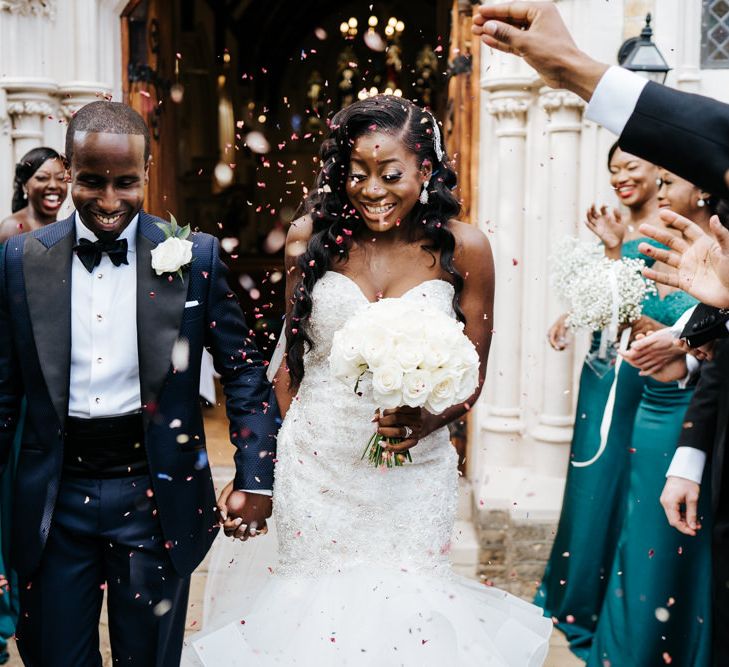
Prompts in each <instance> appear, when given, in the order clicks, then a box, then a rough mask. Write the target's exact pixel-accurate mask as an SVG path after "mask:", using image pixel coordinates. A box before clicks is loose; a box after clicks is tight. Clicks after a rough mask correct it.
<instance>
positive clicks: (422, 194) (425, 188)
mask: <svg viewBox="0 0 729 667" xmlns="http://www.w3.org/2000/svg"><path fill="white" fill-rule="evenodd" d="M429 185H430V181H425V183H423V189H422V190H421V191H420V197H419V199H420V203H421V204H423V206H425V204H427V203H428V186H429Z"/></svg>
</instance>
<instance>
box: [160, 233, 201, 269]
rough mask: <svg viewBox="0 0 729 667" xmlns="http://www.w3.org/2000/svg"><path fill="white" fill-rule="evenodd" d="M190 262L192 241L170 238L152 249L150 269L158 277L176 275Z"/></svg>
mask: <svg viewBox="0 0 729 667" xmlns="http://www.w3.org/2000/svg"><path fill="white" fill-rule="evenodd" d="M191 261H192V241H186V240H184V239H178V238H177V237H176V236H171V237H170V238H168V239H166V240H165V241H163V242H162V243H160V244H159V245H158V246H157V247H156V248H153V249H152V268H153V269H154V270H155V273H156V274H157V275H158V276H161V275H162V274H163V273H177V271H179V270H180V269H181V268H182V267H183V266H185V265H186V264H189V263H190V262H191Z"/></svg>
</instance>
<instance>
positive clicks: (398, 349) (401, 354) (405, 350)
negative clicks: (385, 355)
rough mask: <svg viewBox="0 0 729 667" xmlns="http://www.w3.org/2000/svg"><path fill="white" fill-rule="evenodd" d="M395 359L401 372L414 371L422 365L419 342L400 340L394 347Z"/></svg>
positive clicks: (421, 351)
mask: <svg viewBox="0 0 729 667" xmlns="http://www.w3.org/2000/svg"><path fill="white" fill-rule="evenodd" d="M395 358H396V359H397V361H398V363H399V364H400V366H402V369H403V371H405V372H406V373H409V372H410V371H414V370H415V369H416V368H417V367H418V366H420V364H421V363H423V348H422V345H421V344H420V342H419V341H415V340H412V339H402V340H399V341H398V342H397V344H396V345H395Z"/></svg>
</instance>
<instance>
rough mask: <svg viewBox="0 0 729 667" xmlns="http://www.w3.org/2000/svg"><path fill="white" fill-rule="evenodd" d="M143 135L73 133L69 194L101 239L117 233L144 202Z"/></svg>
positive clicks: (145, 173) (109, 237)
mask: <svg viewBox="0 0 729 667" xmlns="http://www.w3.org/2000/svg"><path fill="white" fill-rule="evenodd" d="M147 177H148V167H147V163H146V162H145V159H144V137H143V136H141V135H137V134H113V133H108V132H76V134H75V136H74V142H73V155H72V159H71V196H72V198H73V203H74V205H75V206H76V210H77V211H78V212H79V214H80V216H81V221H82V222H83V224H84V225H85V226H86V227H88V228H89V229H90V230H91V231H92V232H94V234H95V235H96V236H97V237H98V238H100V239H104V238H106V239H113V238H116V237H118V236H119V234H121V233H122V232H123V231H124V229H126V227H127V226H128V225H129V223H130V222H131V221H132V218H134V216H135V215H136V214H137V213H138V212H139V210H140V209H141V208H142V204H143V203H144V186H145V184H146V182H147Z"/></svg>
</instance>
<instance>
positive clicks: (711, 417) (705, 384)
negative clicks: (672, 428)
mask: <svg viewBox="0 0 729 667" xmlns="http://www.w3.org/2000/svg"><path fill="white" fill-rule="evenodd" d="M728 371H729V340H721V341H718V342H717V344H716V348H715V356H714V359H713V360H711V361H706V362H704V363H703V364H702V366H701V370H700V374H699V381H698V383H697V385H696V390H695V391H694V395H693V398H692V399H691V403H690V404H689V406H688V409H687V410H686V415H685V417H684V423H683V429H682V431H681V435H680V436H679V439H678V446H679V447H693V448H694V449H700V450H701V451H703V452H706V454H707V456H708V457H709V458H710V457H711V451H712V449H713V446H714V439H715V437H716V428H717V420H718V418H719V407H720V405H719V399H720V396H721V393H722V391H723V389H724V384H725V383H726V382H728V381H729V376H727V372H728Z"/></svg>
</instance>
